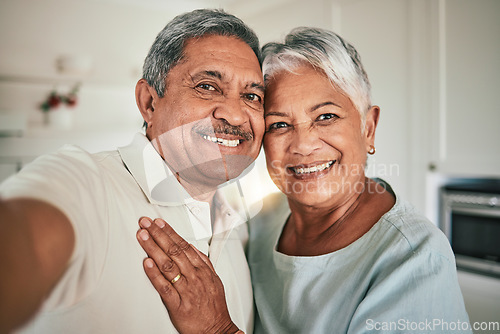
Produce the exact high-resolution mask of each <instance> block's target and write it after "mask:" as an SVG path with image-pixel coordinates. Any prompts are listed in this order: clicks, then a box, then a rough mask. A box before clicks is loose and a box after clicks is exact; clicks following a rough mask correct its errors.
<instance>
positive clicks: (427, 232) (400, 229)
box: [379, 196, 454, 261]
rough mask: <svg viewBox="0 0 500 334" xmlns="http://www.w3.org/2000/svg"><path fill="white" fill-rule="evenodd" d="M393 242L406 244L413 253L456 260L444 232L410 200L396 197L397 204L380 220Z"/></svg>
mask: <svg viewBox="0 0 500 334" xmlns="http://www.w3.org/2000/svg"><path fill="white" fill-rule="evenodd" d="M379 224H380V225H381V227H382V229H383V230H386V232H389V233H388V235H386V236H385V237H386V238H387V237H389V238H390V237H391V236H392V238H393V239H394V240H393V242H397V243H399V244H402V245H405V246H406V247H407V248H408V251H409V252H412V253H423V252H425V253H434V254H435V255H439V256H444V257H446V258H447V259H448V260H451V261H454V260H453V258H454V256H453V252H452V250H451V247H450V244H449V241H448V239H447V238H446V236H445V235H444V233H443V232H442V231H441V230H440V229H439V228H438V227H437V226H436V225H435V224H434V223H432V222H431V221H430V220H429V219H427V218H426V217H425V216H424V215H423V214H422V213H420V212H419V211H418V210H417V209H416V208H415V207H414V206H413V205H412V204H411V203H410V202H408V201H406V200H404V199H402V198H400V197H399V196H397V197H396V204H395V205H394V206H393V207H392V209H391V210H389V211H388V212H387V213H386V214H385V215H383V216H382V218H381V219H380V221H379Z"/></svg>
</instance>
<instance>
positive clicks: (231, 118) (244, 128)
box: [146, 35, 264, 186]
mask: <svg viewBox="0 0 500 334" xmlns="http://www.w3.org/2000/svg"><path fill="white" fill-rule="evenodd" d="M263 86H264V84H263V80H262V72H261V69H260V65H259V61H258V60H257V57H256V55H255V53H254V52H253V51H252V49H251V48H250V47H249V46H248V45H247V44H246V43H245V42H243V41H241V40H239V39H237V38H235V37H228V36H219V35H209V36H205V37H202V38H199V39H190V40H188V42H187V43H186V44H185V47H184V52H183V57H182V58H181V60H180V61H179V62H178V63H177V64H176V65H175V66H174V67H173V68H172V69H171V70H170V71H169V73H168V75H167V80H166V90H165V95H164V97H161V98H160V97H158V96H157V95H156V94H153V97H152V103H151V106H152V110H153V112H152V113H151V117H150V118H149V119H146V122H147V123H148V129H147V135H148V138H149V139H150V140H151V141H152V143H153V145H155V148H156V149H157V150H158V152H159V153H160V154H161V155H162V157H163V158H164V160H165V161H166V163H167V164H168V165H169V166H170V168H171V169H172V170H173V171H174V172H175V173H176V174H177V175H178V177H180V178H181V179H183V180H184V181H187V182H188V183H190V184H193V185H197V184H201V185H203V186H214V185H215V186H216V185H219V184H221V183H223V182H225V181H227V180H229V179H232V178H234V177H237V176H238V175H239V174H240V173H241V172H242V171H243V170H244V169H245V168H246V167H248V165H249V164H250V163H251V162H252V161H254V160H255V159H256V157H257V155H258V154H259V150H260V147H261V141H262V136H263V134H264V118H263V112H264V108H263V102H264V89H263Z"/></svg>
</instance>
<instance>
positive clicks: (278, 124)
mask: <svg viewBox="0 0 500 334" xmlns="http://www.w3.org/2000/svg"><path fill="white" fill-rule="evenodd" d="M287 127H288V124H287V123H285V122H276V123H273V124H271V125H269V128H268V131H271V130H278V129H284V128H287Z"/></svg>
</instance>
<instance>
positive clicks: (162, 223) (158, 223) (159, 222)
mask: <svg viewBox="0 0 500 334" xmlns="http://www.w3.org/2000/svg"><path fill="white" fill-rule="evenodd" d="M155 224H156V225H158V227H159V228H163V226H165V223H164V222H163V220H161V219H155Z"/></svg>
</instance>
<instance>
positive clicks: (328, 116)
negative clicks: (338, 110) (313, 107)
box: [316, 113, 339, 121]
mask: <svg viewBox="0 0 500 334" xmlns="http://www.w3.org/2000/svg"><path fill="white" fill-rule="evenodd" d="M335 118H339V117H338V116H337V115H335V114H331V113H327V114H321V115H319V116H318V118H316V120H318V121H326V120H329V119H335Z"/></svg>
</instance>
